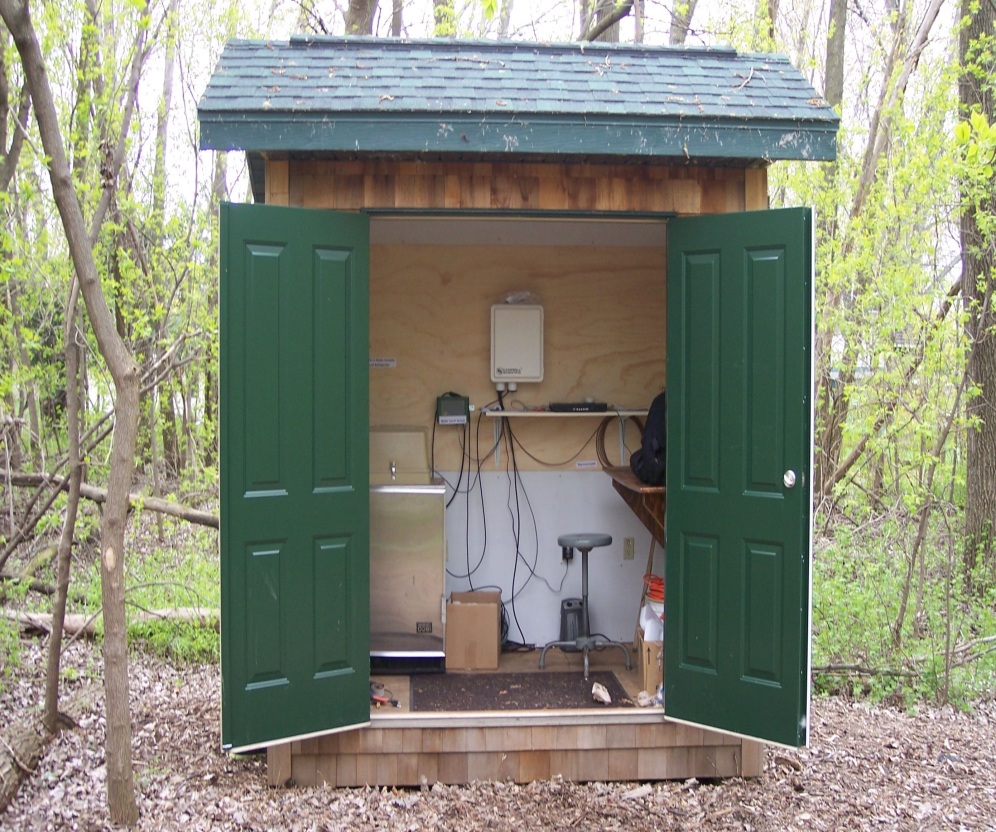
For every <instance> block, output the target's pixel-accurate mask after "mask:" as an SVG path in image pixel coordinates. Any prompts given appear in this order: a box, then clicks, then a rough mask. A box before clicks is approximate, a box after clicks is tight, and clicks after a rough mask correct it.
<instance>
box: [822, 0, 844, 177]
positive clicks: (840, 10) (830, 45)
mask: <svg viewBox="0 0 996 832" xmlns="http://www.w3.org/2000/svg"><path fill="white" fill-rule="evenodd" d="M846 34H847V0H830V26H829V31H828V33H827V60H826V77H825V78H824V81H823V97H824V98H825V99H826V100H827V104H829V105H830V106H831V107H840V105H841V102H842V101H843V100H844V40H845V35H846ZM831 164H833V165H834V166H836V162H831Z"/></svg>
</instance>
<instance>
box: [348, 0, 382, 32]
mask: <svg viewBox="0 0 996 832" xmlns="http://www.w3.org/2000/svg"><path fill="white" fill-rule="evenodd" d="M376 13H377V0H349V6H348V7H347V9H346V34H347V35H372V34H373V21H374V15H375V14H376Z"/></svg>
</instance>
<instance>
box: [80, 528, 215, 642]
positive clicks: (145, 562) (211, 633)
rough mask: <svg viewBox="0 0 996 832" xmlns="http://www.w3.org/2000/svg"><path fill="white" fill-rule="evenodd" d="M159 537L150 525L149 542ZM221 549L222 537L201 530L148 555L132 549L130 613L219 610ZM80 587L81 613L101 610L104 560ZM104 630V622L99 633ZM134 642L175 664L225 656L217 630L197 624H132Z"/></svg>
mask: <svg viewBox="0 0 996 832" xmlns="http://www.w3.org/2000/svg"><path fill="white" fill-rule="evenodd" d="M146 525H147V526H148V524H146ZM181 525H183V524H181ZM153 535H154V531H153V530H152V528H151V527H150V526H149V527H148V528H147V530H145V531H143V544H144V542H146V539H148V542H151V538H152V536H153ZM143 544H140V545H143ZM217 549H218V546H217V533H216V532H214V531H212V530H209V529H202V528H199V527H198V528H197V529H191V530H189V536H186V537H184V538H183V539H182V541H181V542H180V543H178V544H177V545H176V546H175V547H169V546H166V547H157V546H154V547H152V548H151V549H149V550H148V551H144V552H141V551H136V550H132V551H130V552H129V557H128V561H127V567H126V573H127V588H126V602H127V605H128V608H129V610H131V611H136V612H137V611H149V610H163V609H177V608H181V607H198V608H210V609H218V607H219V604H220V586H221V579H220V571H219V562H218V551H217ZM76 586H77V588H78V589H80V590H81V591H82V592H83V593H84V595H85V598H86V601H85V603H84V604H83V609H82V610H81V611H85V612H87V613H90V614H92V613H94V612H96V611H97V610H99V609H100V564H99V562H94V563H93V564H92V565H91V566H90V567H89V569H87V571H86V572H85V573H84V574H83V575H81V576H79V577H78V578H77V581H76ZM99 630H100V625H99V624H98V633H99ZM128 638H129V642H130V643H131V644H132V646H133V647H135V648H137V649H144V650H148V651H149V652H152V653H154V654H155V655H159V656H163V657H166V658H170V659H172V660H175V661H189V662H210V661H217V660H218V658H219V656H220V639H219V635H218V633H217V631H216V630H215V629H213V628H211V627H205V626H203V625H200V624H198V623H193V622H187V621H179V620H166V619H162V620H156V621H137V620H130V621H129V624H128Z"/></svg>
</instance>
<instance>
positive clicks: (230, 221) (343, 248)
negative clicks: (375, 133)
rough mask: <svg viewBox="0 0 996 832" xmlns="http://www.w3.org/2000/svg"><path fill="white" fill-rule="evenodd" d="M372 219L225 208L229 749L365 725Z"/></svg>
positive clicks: (224, 563) (224, 590) (224, 579)
mask: <svg viewBox="0 0 996 832" xmlns="http://www.w3.org/2000/svg"><path fill="white" fill-rule="evenodd" d="M368 262H369V225H368V221H367V218H366V217H365V216H362V215H356V214H352V215H342V214H332V213H328V212H324V211H312V210H302V209H296V208H283V207H274V206H268V205H223V206H222V208H221V356H220V359H221V624H222V628H221V650H222V652H221V673H222V717H221V721H222V745H223V746H224V747H225V748H226V749H230V750H233V751H234V750H239V749H245V748H251V747H257V746H261V745H267V744H271V743H273V742H275V741H278V740H287V739H292V738H301V737H304V736H308V735H312V734H318V733H322V732H326V731H331V730H334V729H337V728H342V727H345V726H351V725H360V724H364V723H366V722H368V721H369V719H370V710H369V695H370V691H369V679H370V660H369V641H370V632H369V627H370V625H369V603H370V600H369V598H370V593H369V568H370V567H369V548H370V544H369V528H368V527H369V520H368V517H369V476H370V474H369V458H368V443H369V433H368V430H369V421H368V416H367V413H368V410H369V398H368V387H369V381H368V366H369V359H368V352H369V341H368V335H367V333H368V330H369V288H368Z"/></svg>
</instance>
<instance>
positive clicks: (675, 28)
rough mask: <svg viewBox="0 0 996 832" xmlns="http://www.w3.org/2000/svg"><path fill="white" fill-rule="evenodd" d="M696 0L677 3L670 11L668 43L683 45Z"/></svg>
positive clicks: (690, 23)
mask: <svg viewBox="0 0 996 832" xmlns="http://www.w3.org/2000/svg"><path fill="white" fill-rule="evenodd" d="M697 2H698V0H687V2H685V3H678V4H676V5H675V7H674V11H673V12H671V29H670V31H669V32H668V43H670V44H671V45H672V46H683V45H684V43H685V38H687V37H688V28H689V27H690V26H691V25H692V15H693V14H695V4H696V3H697Z"/></svg>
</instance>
